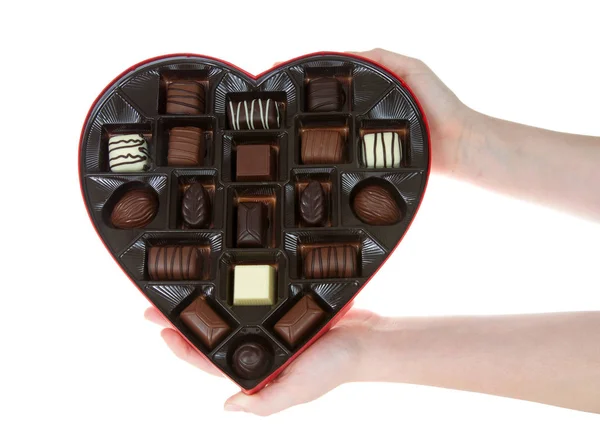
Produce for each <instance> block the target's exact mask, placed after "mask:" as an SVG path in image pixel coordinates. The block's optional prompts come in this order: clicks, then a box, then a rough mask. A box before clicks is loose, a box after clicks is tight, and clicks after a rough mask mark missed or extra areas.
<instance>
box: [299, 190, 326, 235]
mask: <svg viewBox="0 0 600 428" xmlns="http://www.w3.org/2000/svg"><path fill="white" fill-rule="evenodd" d="M326 205H327V204H326V200H325V192H324V191H323V186H321V183H319V182H318V181H316V180H311V181H310V182H309V183H308V185H307V186H306V187H305V188H304V190H302V194H301V195H300V216H301V217H302V220H304V222H305V223H306V224H307V225H309V226H322V225H323V223H324V222H325V220H326V219H327V206H326Z"/></svg>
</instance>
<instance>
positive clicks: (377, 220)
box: [353, 185, 402, 226]
mask: <svg viewBox="0 0 600 428" xmlns="http://www.w3.org/2000/svg"><path fill="white" fill-rule="evenodd" d="M353 208H354V213H355V214H356V216H357V217H358V218H359V219H360V220H361V221H362V222H363V223H367V224H371V225H374V226H386V225H390V224H394V223H397V222H398V221H400V219H401V218H402V212H401V211H400V208H399V207H398V204H397V203H396V200H395V199H394V196H392V194H391V193H390V192H389V191H388V190H387V189H385V188H384V187H381V186H377V185H369V186H365V187H363V188H362V189H360V190H359V191H358V193H357V194H356V196H355V197H354V202H353Z"/></svg>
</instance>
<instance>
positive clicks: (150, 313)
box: [144, 308, 170, 327]
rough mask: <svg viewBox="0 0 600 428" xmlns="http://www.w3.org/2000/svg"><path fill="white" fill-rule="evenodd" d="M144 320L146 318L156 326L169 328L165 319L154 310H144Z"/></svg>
mask: <svg viewBox="0 0 600 428" xmlns="http://www.w3.org/2000/svg"><path fill="white" fill-rule="evenodd" d="M144 318H146V319H147V320H148V321H150V322H153V323H154V324H158V325H159V326H161V327H170V324H169V322H168V321H167V319H166V318H165V317H164V315H163V314H161V313H160V311H159V310H158V309H156V308H148V309H146V311H145V312H144Z"/></svg>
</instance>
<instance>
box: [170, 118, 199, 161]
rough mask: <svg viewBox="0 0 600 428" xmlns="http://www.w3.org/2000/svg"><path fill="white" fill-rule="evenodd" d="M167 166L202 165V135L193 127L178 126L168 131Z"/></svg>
mask: <svg viewBox="0 0 600 428" xmlns="http://www.w3.org/2000/svg"><path fill="white" fill-rule="evenodd" d="M167 163H168V165H169V166H187V167H192V166H200V165H202V164H203V163H204V133H203V132H202V129H200V128H197V127H194V126H179V127H175V128H172V129H171V130H170V131H169V153H168V155H167Z"/></svg>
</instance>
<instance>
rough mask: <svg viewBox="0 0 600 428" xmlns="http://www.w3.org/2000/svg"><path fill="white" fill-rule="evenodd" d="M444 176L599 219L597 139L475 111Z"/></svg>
mask: <svg viewBox="0 0 600 428" xmlns="http://www.w3.org/2000/svg"><path fill="white" fill-rule="evenodd" d="M448 172H449V173H450V174H451V175H453V176H455V177H457V178H459V179H462V180H465V181H468V182H472V183H474V184H477V185H480V186H483V187H487V188H489V189H491V190H494V191H498V192H501V193H504V194H508V195H513V196H516V197H519V198H523V199H527V200H531V201H534V202H538V203H541V204H545V205H549V206H553V207H555V208H559V209H563V210H566V211H571V212H573V213H575V214H579V215H584V216H586V217H589V218H592V219H600V190H599V189H600V138H596V137H587V136H580V135H572V134H563V133H558V132H552V131H548V130H545V129H539V128H534V127H530V126H525V125H521V124H517V123H512V122H507V121H504V120H500V119H496V118H492V117H489V116H485V115H482V114H480V113H476V112H473V113H472V114H471V115H470V120H469V119H468V120H466V123H465V126H464V128H463V132H462V136H461V137H460V138H459V142H458V143H457V145H456V148H455V159H454V162H452V163H451V170H450V171H448Z"/></svg>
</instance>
